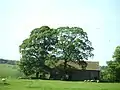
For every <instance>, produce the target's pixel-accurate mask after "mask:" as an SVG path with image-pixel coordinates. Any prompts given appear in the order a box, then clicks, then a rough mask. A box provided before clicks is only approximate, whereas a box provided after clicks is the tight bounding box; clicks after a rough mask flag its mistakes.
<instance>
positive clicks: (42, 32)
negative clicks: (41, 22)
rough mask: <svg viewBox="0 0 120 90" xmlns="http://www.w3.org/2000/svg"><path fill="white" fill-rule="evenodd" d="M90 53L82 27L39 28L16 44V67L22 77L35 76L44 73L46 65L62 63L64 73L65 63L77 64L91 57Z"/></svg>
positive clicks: (90, 49)
mask: <svg viewBox="0 0 120 90" xmlns="http://www.w3.org/2000/svg"><path fill="white" fill-rule="evenodd" d="M92 51H93V47H92V45H91V42H90V41H89V40H88V36H87V33H86V32H84V31H83V29H82V28H79V27H72V28H69V27H60V28H57V29H51V28H49V27H48V26H42V27H40V28H36V29H34V30H32V32H31V34H30V36H29V37H28V38H27V39H25V40H24V41H23V43H22V44H21V45H20V53H21V59H20V64H19V67H20V69H21V71H22V72H24V74H25V75H31V74H34V73H36V77H38V75H39V72H47V71H48V67H47V65H46V62H49V63H53V61H56V60H57V61H59V60H64V70H65V73H66V68H67V62H68V61H76V62H78V64H81V63H80V61H82V60H84V59H85V60H87V59H88V57H92V56H93V54H92ZM48 65H50V64H48ZM48 72H49V71H48Z"/></svg>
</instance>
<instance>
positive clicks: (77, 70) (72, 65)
mask: <svg viewBox="0 0 120 90" xmlns="http://www.w3.org/2000/svg"><path fill="white" fill-rule="evenodd" d="M83 62H85V64H84V63H83V64H82V65H79V64H78V63H77V62H68V63H67V77H68V79H69V80H72V81H78V80H99V78H100V69H99V62H93V61H83ZM63 63H64V62H63V61H60V62H58V63H57V67H56V68H53V69H52V71H51V74H50V79H54V80H60V79H61V78H62V76H63V75H64V69H63V68H64V67H63Z"/></svg>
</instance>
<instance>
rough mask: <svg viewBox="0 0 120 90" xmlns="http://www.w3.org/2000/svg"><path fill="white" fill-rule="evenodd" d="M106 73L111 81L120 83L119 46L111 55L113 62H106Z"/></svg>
mask: <svg viewBox="0 0 120 90" xmlns="http://www.w3.org/2000/svg"><path fill="white" fill-rule="evenodd" d="M107 64H108V71H109V74H110V76H111V79H112V80H113V81H120V46H117V47H116V49H115V52H114V54H113V60H111V61H108V62H107Z"/></svg>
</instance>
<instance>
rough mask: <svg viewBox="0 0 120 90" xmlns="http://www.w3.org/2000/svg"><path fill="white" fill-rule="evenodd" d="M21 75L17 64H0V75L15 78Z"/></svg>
mask: <svg viewBox="0 0 120 90" xmlns="http://www.w3.org/2000/svg"><path fill="white" fill-rule="evenodd" d="M21 75H22V74H21V73H20V72H19V71H18V66H17V65H9V64H0V77H7V78H8V77H10V78H17V77H19V76H21Z"/></svg>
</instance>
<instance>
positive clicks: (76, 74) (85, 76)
mask: <svg viewBox="0 0 120 90" xmlns="http://www.w3.org/2000/svg"><path fill="white" fill-rule="evenodd" d="M71 79H72V80H93V79H99V71H97V70H83V71H82V70H81V71H80V70H79V71H73V73H72V78H71Z"/></svg>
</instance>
